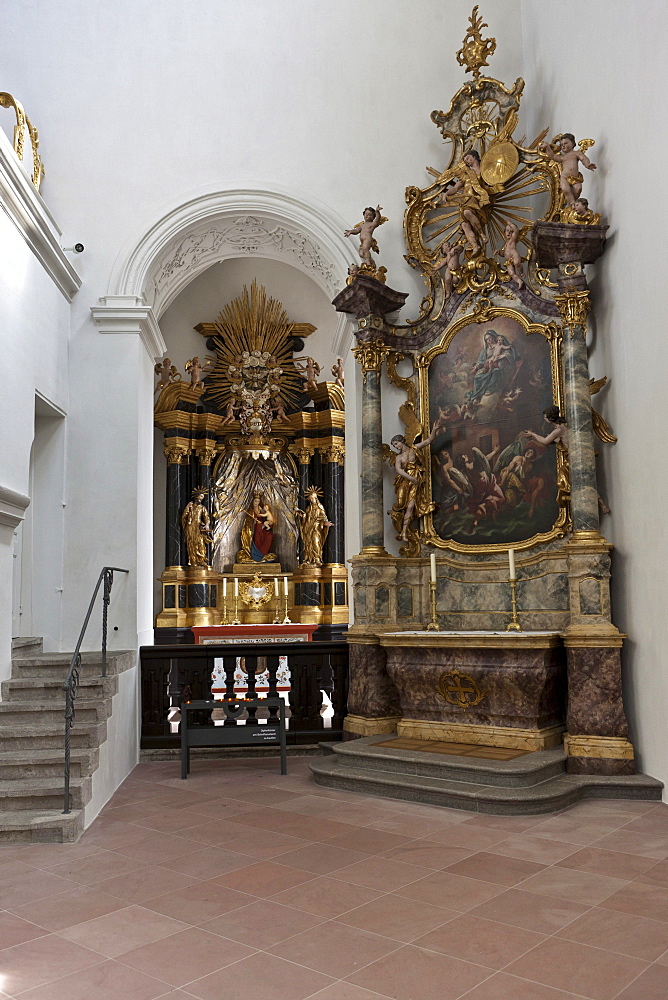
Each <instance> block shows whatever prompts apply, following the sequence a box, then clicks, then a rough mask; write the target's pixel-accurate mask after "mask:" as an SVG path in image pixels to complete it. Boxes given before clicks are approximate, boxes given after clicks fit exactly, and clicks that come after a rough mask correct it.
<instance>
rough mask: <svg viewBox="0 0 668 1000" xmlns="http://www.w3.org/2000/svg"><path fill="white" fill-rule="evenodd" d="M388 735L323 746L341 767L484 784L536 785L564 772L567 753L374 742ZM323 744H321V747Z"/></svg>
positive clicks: (382, 740)
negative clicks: (486, 753)
mask: <svg viewBox="0 0 668 1000" xmlns="http://www.w3.org/2000/svg"><path fill="white" fill-rule="evenodd" d="M391 738H392V737H391V735H390V736H389V737H388V736H367V737H363V738H362V739H357V740H350V741H348V742H346V743H329V744H327V745H326V746H327V749H328V750H329V751H330V752H332V753H334V754H335V755H336V756H337V758H338V760H339V762H340V764H341V765H342V766H344V767H355V768H358V769H369V770H381V771H392V772H395V773H397V774H406V775H411V774H412V775H423V776H424V777H432V778H444V779H449V780H450V781H464V782H467V781H472V782H474V783H476V784H483V785H504V786H507V787H511V788H512V787H521V786H529V785H537V784H540V783H541V782H543V781H547V780H548V779H550V778H555V777H558V776H559V775H560V774H565V772H566V755H565V754H564V751H563V749H562V748H561V747H558V748H555V749H554V750H540V751H536V752H535V753H529V754H526V755H525V756H523V757H516V758H515V759H514V760H504V761H496V760H489V759H486V758H480V757H460V756H454V755H453V756H450V755H448V754H441V753H427V752H424V751H416V750H394V749H391V748H390V747H386V746H378V745H377V744H378V743H384V742H385V741H387V740H388V739H391ZM324 746H325V745H324V744H321V747H324Z"/></svg>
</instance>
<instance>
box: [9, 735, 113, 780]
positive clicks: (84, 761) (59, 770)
mask: <svg viewBox="0 0 668 1000" xmlns="http://www.w3.org/2000/svg"><path fill="white" fill-rule="evenodd" d="M63 742H64V741H63V740H61V746H60V747H51V748H48V749H44V750H38V749H32V750H3V751H2V752H0V780H3V779H5V778H7V779H12V780H14V781H16V780H21V781H22V780H24V779H25V778H62V775H63V769H64V766H65V764H64V758H65V750H64V746H63V745H62V744H63ZM99 756H100V754H99V750H98V749H97V748H92V747H91V748H82V749H78V748H77V749H74V750H71V751H70V775H71V776H72V778H83V777H86V776H87V775H89V774H92V773H93V772H94V771H95V770H96V769H97V766H98V761H99Z"/></svg>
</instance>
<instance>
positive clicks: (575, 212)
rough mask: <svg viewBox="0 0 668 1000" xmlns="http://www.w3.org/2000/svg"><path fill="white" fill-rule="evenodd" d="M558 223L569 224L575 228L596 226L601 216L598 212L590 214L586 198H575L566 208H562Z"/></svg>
mask: <svg viewBox="0 0 668 1000" xmlns="http://www.w3.org/2000/svg"><path fill="white" fill-rule="evenodd" d="M559 221H560V222H570V223H571V224H575V225H576V226H598V225H600V222H601V216H600V215H599V214H598V212H592V210H591V209H590V207H589V202H588V201H587V199H586V198H576V199H575V201H574V202H573V204H572V205H569V206H568V208H562V210H561V212H560V214H559Z"/></svg>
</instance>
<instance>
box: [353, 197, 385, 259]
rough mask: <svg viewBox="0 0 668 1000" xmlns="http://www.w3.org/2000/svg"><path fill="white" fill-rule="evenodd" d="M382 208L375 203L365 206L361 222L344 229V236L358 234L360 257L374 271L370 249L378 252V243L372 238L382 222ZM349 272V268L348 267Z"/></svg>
mask: <svg viewBox="0 0 668 1000" xmlns="http://www.w3.org/2000/svg"><path fill="white" fill-rule="evenodd" d="M382 211H383V210H382V208H381V207H380V205H376V207H375V208H370V207H369V208H365V209H364V213H363V220H364V221H363V222H359V223H358V224H357V225H356V226H355V228H354V229H346V231H345V232H344V234H343V235H344V236H359V238H360V246H359V250H358V253H359V255H360V257H361V258H362V260H363V262H364V263H365V264H366V265H367V266H368V267H369V269H370V270H373V271H375V270H376V265H375V264H374V262H373V260H372V259H371V251H372V250H373V252H374V253H378V244H377V243H376V241H375V239H374V235H373V234H374V231H375V230H376V229H377V228H378V226H380V225H381V224H382V223H383V221H384V220H383V218H382V216H381V214H380V213H381V212H382ZM348 273H349V274H350V269H348Z"/></svg>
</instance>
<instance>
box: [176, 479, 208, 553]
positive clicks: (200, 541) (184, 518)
mask: <svg viewBox="0 0 668 1000" xmlns="http://www.w3.org/2000/svg"><path fill="white" fill-rule="evenodd" d="M204 496H205V490H201V489H195V490H193V493H192V500H191V501H190V503H188V504H186V506H185V507H184V508H183V513H182V514H181V526H182V528H183V535H184V538H185V540H186V548H187V550H188V565H189V566H208V565H209V560H208V557H207V553H206V546H207V543H208V542H210V541H211V530H210V527H209V525H210V519H209V512H208V510H207V509H206V507H205V506H204V504H203V503H202V500H203V499H204Z"/></svg>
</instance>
